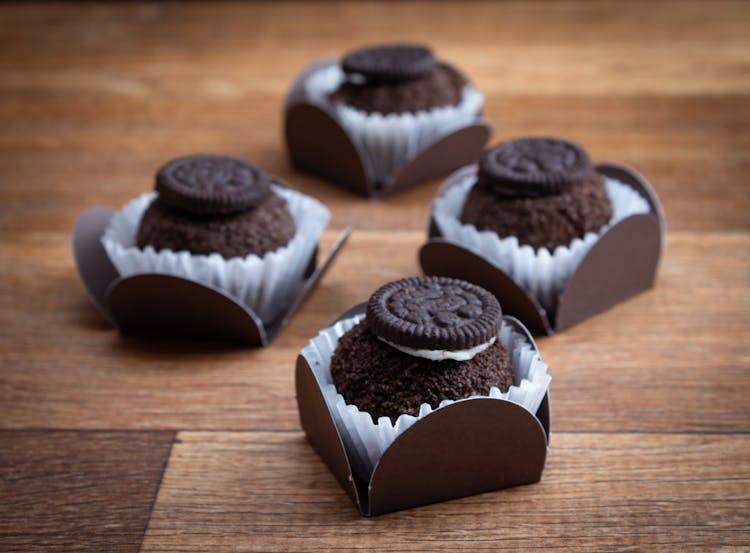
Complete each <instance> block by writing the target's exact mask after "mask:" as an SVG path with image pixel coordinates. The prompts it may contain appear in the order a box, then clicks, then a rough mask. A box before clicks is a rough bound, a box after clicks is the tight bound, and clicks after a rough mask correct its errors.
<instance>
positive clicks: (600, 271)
mask: <svg viewBox="0 0 750 553" xmlns="http://www.w3.org/2000/svg"><path fill="white" fill-rule="evenodd" d="M596 168H597V170H598V171H599V172H600V173H602V174H604V175H606V176H608V177H611V178H614V179H617V180H619V181H621V182H624V183H625V184H628V185H629V186H632V187H633V188H634V189H636V190H637V191H638V192H639V193H640V194H641V195H642V196H643V197H644V198H645V199H646V201H647V202H648V204H649V207H650V208H651V210H650V212H649V213H646V214H638V215H632V216H630V217H627V218H625V219H623V220H621V221H620V222H618V223H617V224H616V225H614V226H612V227H610V228H609V229H608V230H607V231H605V232H604V234H603V235H602V236H601V237H600V238H599V240H597V242H596V244H594V246H593V247H592V248H591V249H590V250H589V251H588V253H587V254H586V256H585V257H584V258H583V260H582V261H581V263H580V264H579V265H578V267H577V268H576V269H575V271H574V272H573V274H572V275H571V277H570V279H569V280H568V283H567V284H566V286H565V288H564V289H563V291H562V293H561V294H560V296H559V300H558V303H557V312H556V313H547V312H546V311H545V310H544V308H542V306H541V305H540V304H539V302H538V301H537V299H536V298H535V297H534V296H532V295H531V294H529V293H528V292H527V291H526V289H525V288H523V287H522V286H520V285H519V284H517V283H516V282H515V281H514V280H513V279H512V278H511V277H510V275H508V273H506V272H505V271H503V269H501V268H500V267H498V266H497V265H495V264H494V263H493V262H492V261H490V260H488V259H487V258H485V257H484V256H483V255H481V254H480V253H479V252H476V251H474V250H473V249H472V248H468V247H465V246H463V245H461V244H458V243H455V242H450V241H448V240H445V239H443V238H442V235H441V233H440V230H439V229H438V226H437V224H436V223H435V220H434V218H433V217H430V226H429V229H428V234H429V240H428V242H427V243H426V244H424V245H423V246H422V248H421V249H420V251H419V262H420V265H421V266H422V270H423V271H424V272H425V274H428V275H443V276H451V277H454V278H461V279H464V280H468V281H470V282H474V283H476V284H479V285H480V286H482V287H484V288H486V289H488V290H490V291H491V292H492V293H493V294H495V296H496V297H497V298H498V300H499V301H500V304H501V305H502V306H503V312H504V313H508V314H509V315H513V316H514V317H517V318H518V319H520V320H521V321H523V323H524V324H525V325H526V326H527V327H528V328H529V330H530V331H531V332H533V333H534V334H552V333H554V332H559V331H561V330H564V329H566V328H568V327H571V326H573V325H575V324H577V323H579V322H581V321H583V320H585V319H587V318H589V317H591V316H593V315H595V314H597V313H600V312H602V311H604V310H606V309H608V308H610V307H612V306H614V305H616V304H617V303H620V302H622V301H624V300H626V299H628V298H630V297H631V296H634V295H636V294H638V293H640V292H643V291H645V290H647V289H649V288H651V287H652V286H653V285H654V281H655V279H656V272H657V269H658V266H659V260H660V258H661V254H662V251H663V249H664V234H665V221H664V214H663V210H662V207H661V204H660V203H659V198H658V197H657V195H656V192H655V191H654V189H653V187H652V186H651V185H650V184H649V182H648V181H647V180H646V179H645V178H644V177H643V176H642V175H640V174H639V173H638V172H637V171H635V170H634V169H631V168H630V167H628V166H626V165H622V164H618V163H602V164H599V165H597V166H596ZM475 172H476V166H475V165H472V166H467V167H463V168H461V169H459V170H458V171H456V172H455V173H454V174H453V175H451V176H450V177H448V179H447V180H446V182H445V183H444V185H443V187H441V189H440V191H439V192H438V195H440V194H442V193H444V192H445V190H447V189H448V188H449V187H451V186H455V185H456V184H457V183H458V182H460V181H461V180H462V179H463V178H465V177H466V176H468V175H470V174H473V173H475Z"/></svg>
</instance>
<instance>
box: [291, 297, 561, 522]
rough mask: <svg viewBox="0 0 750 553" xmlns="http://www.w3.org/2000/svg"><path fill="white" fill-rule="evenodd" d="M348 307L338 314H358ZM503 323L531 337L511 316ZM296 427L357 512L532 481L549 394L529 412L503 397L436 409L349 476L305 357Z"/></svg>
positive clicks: (540, 458)
mask: <svg viewBox="0 0 750 553" xmlns="http://www.w3.org/2000/svg"><path fill="white" fill-rule="evenodd" d="M364 309H365V305H364V304H360V305H358V306H355V307H353V308H352V309H349V310H348V311H347V312H345V313H343V314H342V315H341V317H339V319H338V320H341V319H345V318H349V317H352V316H354V315H356V314H359V313H364ZM504 320H505V322H506V323H508V324H512V325H513V326H514V328H515V329H516V330H517V331H519V332H521V333H523V334H524V335H526V336H527V337H528V340H529V343H530V344H531V345H532V347H533V348H534V349H536V344H535V343H534V340H533V339H532V338H531V335H530V334H529V333H528V331H527V330H526V329H525V328H524V326H523V325H522V324H521V323H520V322H519V321H517V320H515V319H513V318H512V317H505V318H504ZM295 384H296V391H297V405H298V408H299V415H300V421H301V423H302V428H303V429H304V430H305V433H306V434H307V438H308V440H309V441H310V444H311V445H312V446H313V448H314V449H315V451H317V453H318V454H319V455H320V457H321V458H322V459H323V461H324V462H325V463H326V464H327V465H328V467H329V469H330V470H331V472H332V473H333V474H334V476H335V477H336V478H337V480H338V481H339V483H340V484H341V486H342V487H343V488H344V490H345V491H346V493H347V494H349V497H350V498H351V499H352V501H353V502H354V503H355V505H357V508H358V509H359V511H360V513H361V514H362V515H364V516H374V515H382V514H385V513H390V512H393V511H399V510H402V509H408V508H411V507H416V506H419V505H427V504H430V503H436V502H439V501H445V500H448V499H454V498H458V497H465V496H468V495H474V494H478V493H484V492H489V491H494V490H499V489H503V488H509V487H512V486H519V485H523V484H531V483H533V482H538V481H539V480H540V479H541V477H542V471H543V470H544V463H545V460H546V456H547V447H548V441H549V428H550V410H549V396H548V395H545V397H544V400H543V401H542V404H541V405H540V407H539V409H538V410H537V413H536V415H532V414H531V413H530V412H529V411H527V410H526V409H524V408H523V407H521V406H520V405H517V404H515V403H513V402H511V401H507V400H503V399H490V398H472V399H467V400H462V401H458V402H456V403H452V404H450V405H447V406H445V407H441V408H440V409H436V410H435V411H433V412H432V413H430V414H429V415H427V416H426V417H424V418H423V419H420V420H418V421H417V422H415V423H414V424H413V425H412V426H411V427H410V428H409V429H408V430H406V431H404V433H403V434H401V435H400V436H399V437H397V438H396V440H395V441H394V442H393V443H392V444H391V445H390V447H389V448H388V449H387V450H386V451H385V452H384V453H383V456H382V458H381V459H380V461H379V462H378V464H377V465H376V467H375V469H374V470H373V473H372V476H371V477H370V480H369V481H365V480H363V479H361V478H360V477H358V476H356V475H354V473H353V472H352V469H351V465H350V461H349V456H348V453H347V451H346V449H345V447H344V443H343V441H342V440H341V436H340V434H339V432H338V430H337V428H336V425H335V423H334V419H333V415H332V414H331V412H330V410H329V408H328V405H327V404H326V402H325V399H324V397H323V393H322V391H321V388H320V384H319V382H318V380H317V379H316V377H315V374H314V373H313V371H312V369H311V368H310V365H309V364H308V362H307V359H306V358H305V357H304V356H303V355H302V354H300V355H299V357H298V358H297V367H296V372H295Z"/></svg>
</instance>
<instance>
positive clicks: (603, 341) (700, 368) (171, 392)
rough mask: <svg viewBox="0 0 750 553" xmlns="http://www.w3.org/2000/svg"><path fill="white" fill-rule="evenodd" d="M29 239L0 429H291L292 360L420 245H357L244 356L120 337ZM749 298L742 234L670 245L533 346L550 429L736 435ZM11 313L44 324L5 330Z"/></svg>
mask: <svg viewBox="0 0 750 553" xmlns="http://www.w3.org/2000/svg"><path fill="white" fill-rule="evenodd" d="M335 236H336V234H335V233H333V232H329V233H327V234H326V239H325V241H324V247H327V246H328V245H330V243H331V242H332V241H333V239H334V238H335ZM36 238H37V239H36V240H35V239H34V237H31V238H29V237H27V238H25V239H19V240H17V241H12V242H10V243H9V242H6V243H5V245H0V259H2V257H3V255H2V252H8V253H9V257H13V255H14V254H13V251H16V252H17V254H16V255H19V256H20V252H24V255H25V260H24V263H23V264H18V263H15V264H13V263H2V264H0V274H2V276H3V279H2V280H3V281H4V282H6V283H15V286H12V287H11V288H8V289H6V291H5V293H3V292H2V291H0V328H2V329H5V330H2V331H0V362H2V364H3V366H6V367H19V368H22V369H23V370H12V371H11V370H6V371H3V373H2V374H0V382H1V383H2V386H0V404H2V405H3V406H4V408H3V414H2V417H0V421H1V422H2V425H3V426H4V427H6V428H7V427H10V428H41V427H50V426H52V427H53V428H58V427H62V428H67V427H80V428H130V429H137V428H153V429H159V428H171V429H184V428H186V429H211V428H219V429H239V430H242V429H260V430H268V429H279V430H289V429H296V428H298V427H299V422H298V420H297V414H296V404H295V401H294V384H293V368H294V361H295V359H296V356H297V353H298V352H299V350H300V349H301V348H302V347H303V346H304V345H306V344H307V341H308V340H309V339H310V338H311V337H313V336H314V335H315V334H317V332H318V329H320V328H322V327H323V326H325V325H327V324H328V323H329V322H331V321H333V320H334V319H335V318H336V317H337V316H338V315H339V314H340V313H341V312H343V311H344V310H345V309H347V308H348V307H350V306H352V305H354V304H356V303H359V302H361V301H363V300H365V299H366V297H367V295H368V294H369V291H371V290H374V289H375V288H377V287H378V286H380V285H381V284H383V283H384V282H386V281H388V280H393V279H396V278H400V277H402V276H406V275H413V274H417V273H418V272H419V268H418V265H417V261H416V250H417V247H418V246H419V244H421V242H422V241H423V240H424V239H425V236H424V234H422V233H419V232H412V231H405V232H392V231H391V232H375V231H360V232H357V233H355V234H354V235H353V236H352V237H351V242H350V243H349V244H348V245H347V247H346V249H345V250H344V251H343V253H342V254H341V256H340V258H339V260H338V261H337V262H336V264H335V266H334V267H333V269H332V270H331V272H330V273H329V274H328V275H326V277H325V278H324V279H323V281H322V283H321V284H320V286H319V288H318V289H316V290H315V291H314V292H313V294H312V296H311V297H310V298H309V300H308V301H307V303H306V304H305V305H304V306H303V307H302V309H301V310H300V311H299V313H298V315H297V316H296V317H295V319H294V320H293V321H292V323H291V324H290V325H289V326H288V327H287V328H286V329H284V330H283V331H282V333H281V334H280V335H279V337H278V339H277V341H276V342H275V343H274V345H273V347H272V348H269V349H254V350H253V349H243V348H227V347H226V346H225V345H222V344H212V343H205V342H204V343H201V342H198V341H195V340H184V339H165V338H158V337H157V338H150V337H141V338H139V337H123V336H121V335H119V334H118V333H117V332H116V331H114V330H112V329H109V328H107V327H106V326H104V324H103V323H102V322H101V321H100V320H99V318H98V315H97V313H96V312H95V311H94V309H93V307H91V306H90V305H89V304H88V300H87V298H86V297H85V295H84V293H83V290H82V288H81V286H80V284H79V283H78V282H76V279H75V276H74V274H73V268H72V266H71V265H72V261H71V260H70V259H66V258H65V256H66V255H67V249H68V247H69V246H68V243H67V241H68V238H67V236H63V235H54V236H49V235H46V236H39V237H36ZM55 249H57V250H58V253H57V254H54V255H49V252H50V251H55ZM386 260H387V261H386ZM3 273H4V274H3ZM749 287H750V243H749V242H748V240H747V237H746V235H744V234H742V233H737V234H716V233H714V234H710V233H702V234H700V235H698V234H694V233H672V234H670V235H669V239H668V245H667V254H666V256H665V259H664V263H663V265H662V267H661V272H660V274H659V280H658V283H657V287H656V288H655V289H654V290H652V291H649V292H647V293H645V294H643V295H641V296H639V297H637V298H634V299H633V300H631V301H629V302H627V303H625V304H622V305H619V306H617V307H615V308H613V309H612V310H610V311H608V312H606V313H604V314H602V315H600V316H597V317H595V318H593V319H591V320H589V321H586V322H584V323H583V324H581V325H579V326H576V327H573V328H572V329H570V330H569V331H567V332H565V333H562V334H560V335H558V336H554V337H552V338H541V339H540V340H539V346H540V348H541V351H542V355H543V357H544V359H545V360H546V361H547V362H548V363H549V365H550V367H551V372H552V374H553V376H554V382H553V385H552V393H553V406H554V420H553V426H554V428H555V430H581V431H587V430H588V431H591V430H597V431H602V430H606V431H615V430H629V431H631V430H639V431H649V432H654V431H684V430H687V431H695V430H711V431H724V432H725V431H742V432H749V431H750V417H748V413H750V397H749V396H748V394H747V393H746V390H747V389H748V387H750V371H748V370H747V367H748V364H749V363H750V355H749V354H748V351H747V344H748V343H750V293H749V290H748V288H749ZM19 302H21V304H23V305H25V306H26V309H27V310H28V311H29V312H32V313H39V312H46V313H47V315H46V319H45V324H44V325H41V326H40V325H39V321H38V319H37V318H35V317H18V316H17V312H16V311H14V306H15V305H18V303H19ZM697 314H700V316H697ZM686 337H689V340H688V341H687V342H686ZM71 344H75V347H71ZM71 390H75V394H72V393H71ZM30 405H33V406H34V407H33V408H30ZM592 412H595V413H596V416H592Z"/></svg>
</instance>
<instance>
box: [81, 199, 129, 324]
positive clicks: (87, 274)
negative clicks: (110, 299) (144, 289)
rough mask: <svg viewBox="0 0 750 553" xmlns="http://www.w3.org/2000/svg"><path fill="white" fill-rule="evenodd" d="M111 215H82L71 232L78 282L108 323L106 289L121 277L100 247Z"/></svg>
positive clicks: (102, 211) (102, 210) (99, 210)
mask: <svg viewBox="0 0 750 553" xmlns="http://www.w3.org/2000/svg"><path fill="white" fill-rule="evenodd" d="M114 213H115V212H114V211H113V210H111V209H109V208H106V207H95V208H92V209H89V210H87V211H84V212H83V213H82V214H81V216H80V217H79V218H78V220H77V221H76V224H75V228H74V229H73V257H74V258H75V261H76V267H77V269H78V274H79V275H80V277H81V282H83V286H84V288H85V289H86V293H87V295H88V297H89V299H90V300H91V302H92V303H93V304H94V306H95V307H96V308H97V309H98V310H99V312H100V313H101V314H102V315H103V316H104V317H105V318H106V319H107V320H108V321H110V322H113V321H112V317H111V315H110V313H109V309H108V307H107V289H108V288H109V286H110V284H112V282H113V281H114V280H115V279H117V278H118V277H119V276H120V275H119V273H118V272H117V269H115V266H114V265H112V262H111V261H110V260H109V256H107V252H106V250H105V249H104V246H102V243H101V236H102V234H104V230H105V229H106V228H107V225H108V224H109V220H110V219H111V218H112V215H114ZM113 324H114V323H113Z"/></svg>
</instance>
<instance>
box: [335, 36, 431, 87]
mask: <svg viewBox="0 0 750 553" xmlns="http://www.w3.org/2000/svg"><path fill="white" fill-rule="evenodd" d="M435 64H436V61H435V54H434V53H433V52H432V50H431V49H430V48H428V47H427V46H421V45H416V44H393V45H387V46H371V47H368V48H359V49H357V50H354V51H353V52H350V53H349V54H347V55H346V56H344V59H342V60H341V68H342V69H343V70H344V72H346V73H348V74H355V75H360V76H362V77H364V78H365V79H367V80H368V81H390V82H394V81H405V80H409V79H415V78H417V77H421V76H423V75H425V74H427V73H428V72H430V71H432V70H433V69H434V68H435Z"/></svg>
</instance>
